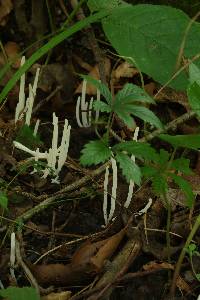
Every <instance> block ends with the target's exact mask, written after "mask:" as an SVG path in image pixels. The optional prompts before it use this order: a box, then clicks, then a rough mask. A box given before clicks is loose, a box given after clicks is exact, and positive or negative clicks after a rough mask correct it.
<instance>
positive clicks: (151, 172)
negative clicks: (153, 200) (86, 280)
mask: <svg viewBox="0 0 200 300" xmlns="http://www.w3.org/2000/svg"><path fill="white" fill-rule="evenodd" d="M141 171H142V175H143V176H144V177H145V178H147V179H151V177H154V176H156V175H158V176H159V174H158V170H157V169H156V168H154V167H151V166H144V167H142V168H141Z"/></svg>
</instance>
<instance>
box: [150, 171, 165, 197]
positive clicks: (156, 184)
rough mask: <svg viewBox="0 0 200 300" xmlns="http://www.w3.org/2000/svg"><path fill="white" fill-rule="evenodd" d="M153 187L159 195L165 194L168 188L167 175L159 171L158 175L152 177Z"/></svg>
mask: <svg viewBox="0 0 200 300" xmlns="http://www.w3.org/2000/svg"><path fill="white" fill-rule="evenodd" d="M152 188H153V190H154V192H155V193H156V194H157V195H158V196H160V195H164V194H165V193H166V192H167V189H168V184H167V181H166V179H165V177H164V176H162V175H161V174H159V173H157V175H156V176H154V177H153V178H152Z"/></svg>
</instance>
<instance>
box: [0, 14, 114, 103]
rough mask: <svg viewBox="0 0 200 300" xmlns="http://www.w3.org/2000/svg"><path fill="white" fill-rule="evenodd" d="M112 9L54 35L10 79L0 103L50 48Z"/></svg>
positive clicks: (1, 95)
mask: <svg viewBox="0 0 200 300" xmlns="http://www.w3.org/2000/svg"><path fill="white" fill-rule="evenodd" d="M109 12H110V10H102V11H100V12H98V13H96V14H94V15H91V16H89V17H87V18H85V19H83V20H81V21H79V22H77V23H76V24H74V25H73V26H72V27H70V28H68V29H66V30H64V31H62V32H61V33H59V34H58V35H56V36H55V37H53V38H52V39H51V40H50V41H49V42H48V43H46V44H45V45H44V46H42V47H41V48H40V49H38V50H37V51H36V52H35V53H33V55H32V56H31V57H30V58H29V59H28V60H27V61H26V63H25V64H24V65H23V66H22V67H21V68H20V69H19V70H18V71H17V72H16V73H15V74H14V75H13V77H12V78H11V79H10V80H9V81H8V83H7V84H6V86H5V87H4V88H3V90H2V92H1V93H0V103H1V102H2V101H3V100H4V99H5V98H6V96H7V94H8V93H9V92H10V90H11V89H12V88H13V87H14V85H15V83H16V82H17V81H18V80H19V79H20V77H21V76H22V75H23V74H24V73H25V72H26V71H27V70H28V69H29V68H30V67H31V66H32V65H33V64H34V63H35V62H36V61H37V60H38V59H39V58H41V57H42V56H43V55H44V54H46V53H47V52H48V51H49V50H50V49H52V48H54V47H55V46H57V45H58V44H59V43H61V42H62V41H63V40H65V39H66V38H68V37H70V36H71V35H72V34H74V33H76V32H77V31H79V30H81V29H83V28H84V27H86V26H87V25H88V24H91V23H94V22H96V21H98V20H100V19H102V18H104V17H106V16H107V15H108V14H109Z"/></svg>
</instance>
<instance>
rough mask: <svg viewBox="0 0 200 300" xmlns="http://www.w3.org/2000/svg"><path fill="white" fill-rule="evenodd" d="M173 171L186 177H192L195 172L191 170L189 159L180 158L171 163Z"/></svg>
mask: <svg viewBox="0 0 200 300" xmlns="http://www.w3.org/2000/svg"><path fill="white" fill-rule="evenodd" d="M170 167H171V169H175V170H176V171H180V172H182V173H184V174H186V175H191V174H192V173H193V172H192V170H191V169H190V160H189V159H187V158H178V159H175V160H174V161H172V162H171V165H170Z"/></svg>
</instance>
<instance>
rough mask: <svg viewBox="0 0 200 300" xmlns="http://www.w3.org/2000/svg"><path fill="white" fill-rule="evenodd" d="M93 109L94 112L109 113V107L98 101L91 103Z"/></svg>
mask: <svg viewBox="0 0 200 300" xmlns="http://www.w3.org/2000/svg"><path fill="white" fill-rule="evenodd" d="M93 107H94V109H95V110H100V111H101V112H107V113H109V112H111V107H110V106H109V105H108V104H106V103H105V102H103V101H100V100H98V101H95V102H94V103H93Z"/></svg>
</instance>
